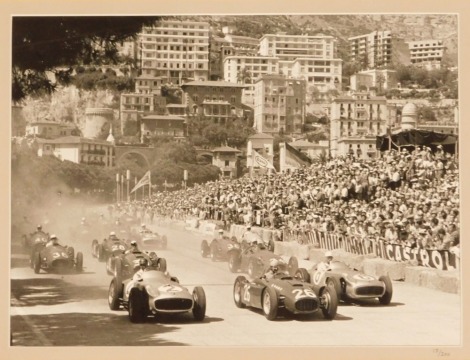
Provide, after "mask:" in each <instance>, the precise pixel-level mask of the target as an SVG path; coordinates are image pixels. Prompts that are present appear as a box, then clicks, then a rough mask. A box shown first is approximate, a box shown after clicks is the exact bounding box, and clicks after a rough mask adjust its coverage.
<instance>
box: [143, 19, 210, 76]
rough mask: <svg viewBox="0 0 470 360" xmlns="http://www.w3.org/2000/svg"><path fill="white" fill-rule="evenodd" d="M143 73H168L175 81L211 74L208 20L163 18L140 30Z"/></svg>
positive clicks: (154, 74) (157, 74)
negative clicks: (153, 24)
mask: <svg viewBox="0 0 470 360" xmlns="http://www.w3.org/2000/svg"><path fill="white" fill-rule="evenodd" d="M139 41H140V46H141V69H142V74H144V75H153V76H165V77H167V78H168V81H169V82H170V83H172V84H177V85H180V84H182V83H183V82H184V81H187V80H188V79H191V80H207V79H208V78H209V24H208V23H206V22H198V21H179V20H163V21H159V22H158V23H157V24H156V26H155V27H144V28H143V29H142V33H140V34H139Z"/></svg>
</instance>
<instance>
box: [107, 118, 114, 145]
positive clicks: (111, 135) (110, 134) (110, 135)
mask: <svg viewBox="0 0 470 360" xmlns="http://www.w3.org/2000/svg"><path fill="white" fill-rule="evenodd" d="M106 141H108V142H110V143H113V144H114V143H115V142H116V140H115V139H114V136H113V124H112V123H111V126H110V127H109V135H108V137H107V138H106Z"/></svg>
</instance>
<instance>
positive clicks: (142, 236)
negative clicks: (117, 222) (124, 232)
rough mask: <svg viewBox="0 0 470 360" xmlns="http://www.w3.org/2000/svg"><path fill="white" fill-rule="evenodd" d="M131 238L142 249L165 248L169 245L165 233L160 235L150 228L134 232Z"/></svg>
mask: <svg viewBox="0 0 470 360" xmlns="http://www.w3.org/2000/svg"><path fill="white" fill-rule="evenodd" d="M131 238H132V240H135V241H136V242H137V245H138V246H139V249H142V250H156V249H161V250H164V249H166V248H167V246H168V240H167V238H166V236H165V235H160V234H158V233H156V232H154V231H151V230H148V229H146V230H145V231H137V232H134V233H133V234H132V235H131Z"/></svg>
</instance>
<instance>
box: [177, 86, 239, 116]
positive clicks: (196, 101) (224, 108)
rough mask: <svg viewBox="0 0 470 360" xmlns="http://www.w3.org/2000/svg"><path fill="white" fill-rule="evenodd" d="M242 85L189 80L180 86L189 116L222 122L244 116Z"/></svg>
mask: <svg viewBox="0 0 470 360" xmlns="http://www.w3.org/2000/svg"><path fill="white" fill-rule="evenodd" d="M244 87H245V85H243V84H237V83H231V82H227V81H191V82H188V83H186V84H183V85H182V86H181V88H182V89H183V91H184V100H183V102H184V104H185V105H186V108H187V112H188V115H189V116H204V117H208V118H211V119H213V120H214V122H215V123H222V124H223V123H225V122H226V121H227V120H228V119H234V118H242V117H244V115H245V114H244V106H243V104H242V90H243V88H244Z"/></svg>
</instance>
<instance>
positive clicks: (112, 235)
mask: <svg viewBox="0 0 470 360" xmlns="http://www.w3.org/2000/svg"><path fill="white" fill-rule="evenodd" d="M109 238H110V239H112V240H117V236H116V233H115V232H114V231H111V232H110V233H109Z"/></svg>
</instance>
